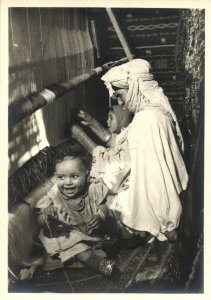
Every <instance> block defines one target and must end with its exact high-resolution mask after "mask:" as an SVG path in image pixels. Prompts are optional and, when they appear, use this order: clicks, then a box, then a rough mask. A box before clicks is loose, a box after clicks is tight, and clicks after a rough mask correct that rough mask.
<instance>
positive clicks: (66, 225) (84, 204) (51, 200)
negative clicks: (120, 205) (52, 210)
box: [36, 182, 108, 262]
mask: <svg viewBox="0 0 211 300" xmlns="http://www.w3.org/2000/svg"><path fill="white" fill-rule="evenodd" d="M107 190H108V189H107V187H106V186H105V185H104V184H103V183H101V182H99V183H91V184H90V185H89V187H88V191H87V193H85V194H84V195H83V196H81V200H80V201H79V202H78V204H77V206H76V205H75V206H74V204H75V203H74V200H67V199H65V197H64V195H62V194H61V193H60V191H59V190H58V187H57V185H54V186H53V188H52V189H51V190H50V191H49V192H48V194H47V195H46V196H44V197H43V198H42V199H40V200H39V201H38V203H37V205H36V208H40V209H41V211H42V209H45V208H47V207H49V206H54V207H57V209H58V214H59V218H58V220H55V221H53V222H51V223H50V224H46V225H47V226H46V227H45V228H43V229H41V231H40V235H39V238H40V240H41V241H42V243H43V245H44V246H45V248H46V251H47V253H49V254H50V255H51V256H53V255H54V254H59V257H60V259H61V261H62V262H65V261H67V260H69V259H70V258H73V257H74V256H76V255H78V254H79V253H82V252H84V251H86V250H88V249H91V248H92V245H94V244H95V243H96V242H97V241H99V240H100V238H99V236H98V235H97V234H93V233H91V234H90V233H87V227H86V223H87V221H89V220H90V218H91V217H92V216H93V214H96V213H97V212H98V209H99V207H100V205H101V204H102V202H103V201H104V200H105V198H106V195H107ZM62 209H65V210H66V211H67V212H68V214H69V216H70V221H69V222H67V221H66V220H65V219H64V216H63V215H62V213H60V211H61V210H62Z"/></svg>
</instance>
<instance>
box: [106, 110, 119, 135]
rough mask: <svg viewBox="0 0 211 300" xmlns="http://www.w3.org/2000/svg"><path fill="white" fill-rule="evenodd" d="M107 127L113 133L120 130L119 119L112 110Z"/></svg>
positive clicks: (109, 113)
mask: <svg viewBox="0 0 211 300" xmlns="http://www.w3.org/2000/svg"><path fill="white" fill-rule="evenodd" d="M107 125H108V129H109V131H110V132H111V133H114V132H115V131H116V130H117V128H118V124H117V118H116V116H115V113H114V112H113V111H112V110H110V111H109V112H108V119H107Z"/></svg>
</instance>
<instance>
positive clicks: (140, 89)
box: [101, 58, 184, 151]
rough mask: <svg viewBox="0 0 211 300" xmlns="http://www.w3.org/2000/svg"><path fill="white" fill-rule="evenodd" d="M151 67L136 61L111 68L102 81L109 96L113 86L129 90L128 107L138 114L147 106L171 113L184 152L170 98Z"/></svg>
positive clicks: (146, 62) (140, 60) (146, 63)
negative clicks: (152, 72) (155, 78)
mask: <svg viewBox="0 0 211 300" xmlns="http://www.w3.org/2000/svg"><path fill="white" fill-rule="evenodd" d="M150 69H151V66H150V64H149V62H148V61H146V60H144V59H140V58H139V59H134V60H131V61H129V62H127V63H125V64H123V65H120V66H116V67H113V68H111V69H110V70H109V71H108V72H107V73H106V74H105V75H103V76H102V78H101V79H102V80H103V81H104V82H105V85H106V87H107V88H108V90H109V96H110V97H111V96H112V95H113V93H114V90H113V88H112V85H113V86H115V87H118V88H122V89H128V93H127V97H126V106H127V107H128V109H129V110H130V111H131V112H133V113H137V112H139V111H140V110H142V109H144V107H146V106H159V107H162V108H163V109H164V110H165V111H166V112H167V113H169V114H170V115H171V117H172V119H173V120H174V122H175V127H176V132H177V137H178V141H179V144H180V146H181V150H182V151H184V143H183V138H182V134H181V131H180V128H179V124H178V121H177V118H176V115H175V113H174V112H173V110H172V108H171V105H170V103H169V100H168V98H167V97H166V95H165V94H164V92H163V89H162V88H161V87H159V85H158V82H157V81H155V80H153V75H152V74H151V73H150Z"/></svg>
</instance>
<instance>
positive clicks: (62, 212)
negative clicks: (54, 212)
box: [59, 208, 71, 223]
mask: <svg viewBox="0 0 211 300" xmlns="http://www.w3.org/2000/svg"><path fill="white" fill-rule="evenodd" d="M59 214H60V216H61V217H62V218H60V219H61V221H65V222H66V223H70V219H71V218H70V215H69V214H68V212H67V210H66V209H65V208H61V209H60V210H59Z"/></svg>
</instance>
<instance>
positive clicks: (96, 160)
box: [90, 141, 130, 193]
mask: <svg viewBox="0 0 211 300" xmlns="http://www.w3.org/2000/svg"><path fill="white" fill-rule="evenodd" d="M129 172H130V152H129V147H128V142H127V141H125V142H124V144H122V145H120V146H119V147H115V148H113V149H106V148H104V147H102V146H98V147H96V148H95V150H94V152H93V165H92V170H91V173H90V175H91V177H94V178H97V179H98V178H102V179H103V181H104V183H105V184H106V186H107V187H108V189H109V190H110V192H111V193H116V192H117V190H118V188H119V187H120V185H121V184H122V182H123V181H124V179H125V178H126V177H127V176H128V174H129Z"/></svg>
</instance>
